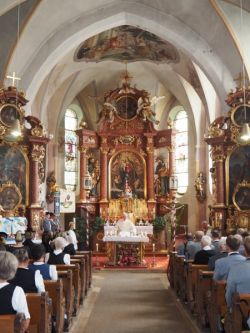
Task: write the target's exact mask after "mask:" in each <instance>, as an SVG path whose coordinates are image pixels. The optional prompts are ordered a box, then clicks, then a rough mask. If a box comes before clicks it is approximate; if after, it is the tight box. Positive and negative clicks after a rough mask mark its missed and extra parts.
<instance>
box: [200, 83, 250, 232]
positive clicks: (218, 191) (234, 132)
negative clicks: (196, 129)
mask: <svg viewBox="0 0 250 333" xmlns="http://www.w3.org/2000/svg"><path fill="white" fill-rule="evenodd" d="M244 100H245V101H246V102H245V103H246V104H244V102H243V101H244ZM249 102H250V87H248V88H247V89H246V90H245V96H244V90H243V88H237V89H236V91H235V92H231V93H230V94H229V95H228V98H227V100H226V103H227V104H228V105H229V106H230V107H231V110H230V111H229V112H228V115H227V116H225V117H219V118H217V119H216V120H215V121H214V122H213V123H212V124H211V125H210V127H209V130H208V136H207V137H206V138H205V141H206V142H207V143H208V144H209V145H210V152H211V158H212V161H213V166H212V168H211V169H210V172H211V176H212V180H213V185H212V188H213V191H212V192H213V193H212V194H213V204H212V206H211V207H209V208H210V222H211V223H212V225H213V227H216V228H220V229H221V230H223V231H226V230H231V229H236V228H238V227H242V228H247V229H248V230H249V228H250V142H249V141H247V142H244V141H242V140H240V132H241V130H242V126H243V124H244V123H245V122H248V123H249V122H250V106H249Z"/></svg>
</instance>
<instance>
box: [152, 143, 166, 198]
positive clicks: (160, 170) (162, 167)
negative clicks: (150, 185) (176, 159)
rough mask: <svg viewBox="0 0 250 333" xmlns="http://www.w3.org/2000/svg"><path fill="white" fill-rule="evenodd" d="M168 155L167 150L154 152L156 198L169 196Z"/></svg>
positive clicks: (160, 149) (162, 149) (161, 149)
mask: <svg viewBox="0 0 250 333" xmlns="http://www.w3.org/2000/svg"><path fill="white" fill-rule="evenodd" d="M169 176H170V175H169V153H168V150H167V148H159V149H156V150H155V165H154V189H155V194H156V196H166V195H168V194H169Z"/></svg>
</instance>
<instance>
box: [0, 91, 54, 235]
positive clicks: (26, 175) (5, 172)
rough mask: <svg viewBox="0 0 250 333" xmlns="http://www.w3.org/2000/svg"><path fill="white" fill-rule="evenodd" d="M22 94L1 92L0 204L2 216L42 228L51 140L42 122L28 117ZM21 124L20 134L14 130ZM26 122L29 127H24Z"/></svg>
mask: <svg viewBox="0 0 250 333" xmlns="http://www.w3.org/2000/svg"><path fill="white" fill-rule="evenodd" d="M27 102H28V101H27V99H26V98H25V95H24V93H23V92H19V91H17V89H16V88H15V87H12V86H11V87H8V88H7V89H5V88H3V89H1V90H0V205H1V214H2V215H3V216H7V217H8V216H24V214H25V215H26V217H27V218H28V223H29V227H32V228H34V229H38V228H39V223H40V220H39V219H40V211H41V210H42V208H41V206H40V203H39V184H40V183H41V182H43V181H44V177H45V152H46V145H47V143H48V142H49V139H48V138H47V137H46V136H45V134H44V130H43V127H42V125H41V122H40V120H39V119H37V118H36V117H33V116H26V117H25V112H24V110H23V107H24V106H25V105H26V104H27ZM16 121H18V124H19V125H20V129H21V135H20V136H18V137H16V138H15V137H14V136H13V135H12V132H11V131H12V129H13V128H14V125H15V124H16ZM25 121H26V122H27V124H28V125H27V126H24V124H25Z"/></svg>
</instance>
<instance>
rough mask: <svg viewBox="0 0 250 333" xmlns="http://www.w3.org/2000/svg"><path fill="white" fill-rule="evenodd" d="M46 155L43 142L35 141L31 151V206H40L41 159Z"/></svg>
mask: <svg viewBox="0 0 250 333" xmlns="http://www.w3.org/2000/svg"><path fill="white" fill-rule="evenodd" d="M44 157H45V147H44V145H43V144H38V143H34V144H33V145H32V147H31V153H30V168H31V182H30V207H40V204H39V183H40V181H39V161H40V160H42V159H43V158H44Z"/></svg>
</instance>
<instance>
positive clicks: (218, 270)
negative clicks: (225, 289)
mask: <svg viewBox="0 0 250 333" xmlns="http://www.w3.org/2000/svg"><path fill="white" fill-rule="evenodd" d="M226 245H227V252H228V256H227V257H225V258H221V259H218V260H216V262H215V269H214V276H213V279H214V280H226V279H227V276H228V273H229V270H230V268H231V267H232V266H233V265H236V264H238V263H239V262H241V261H245V260H246V258H245V257H243V256H242V255H241V254H240V253H239V247H240V241H239V239H238V238H237V237H235V236H233V235H230V236H228V237H227V240H226Z"/></svg>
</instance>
